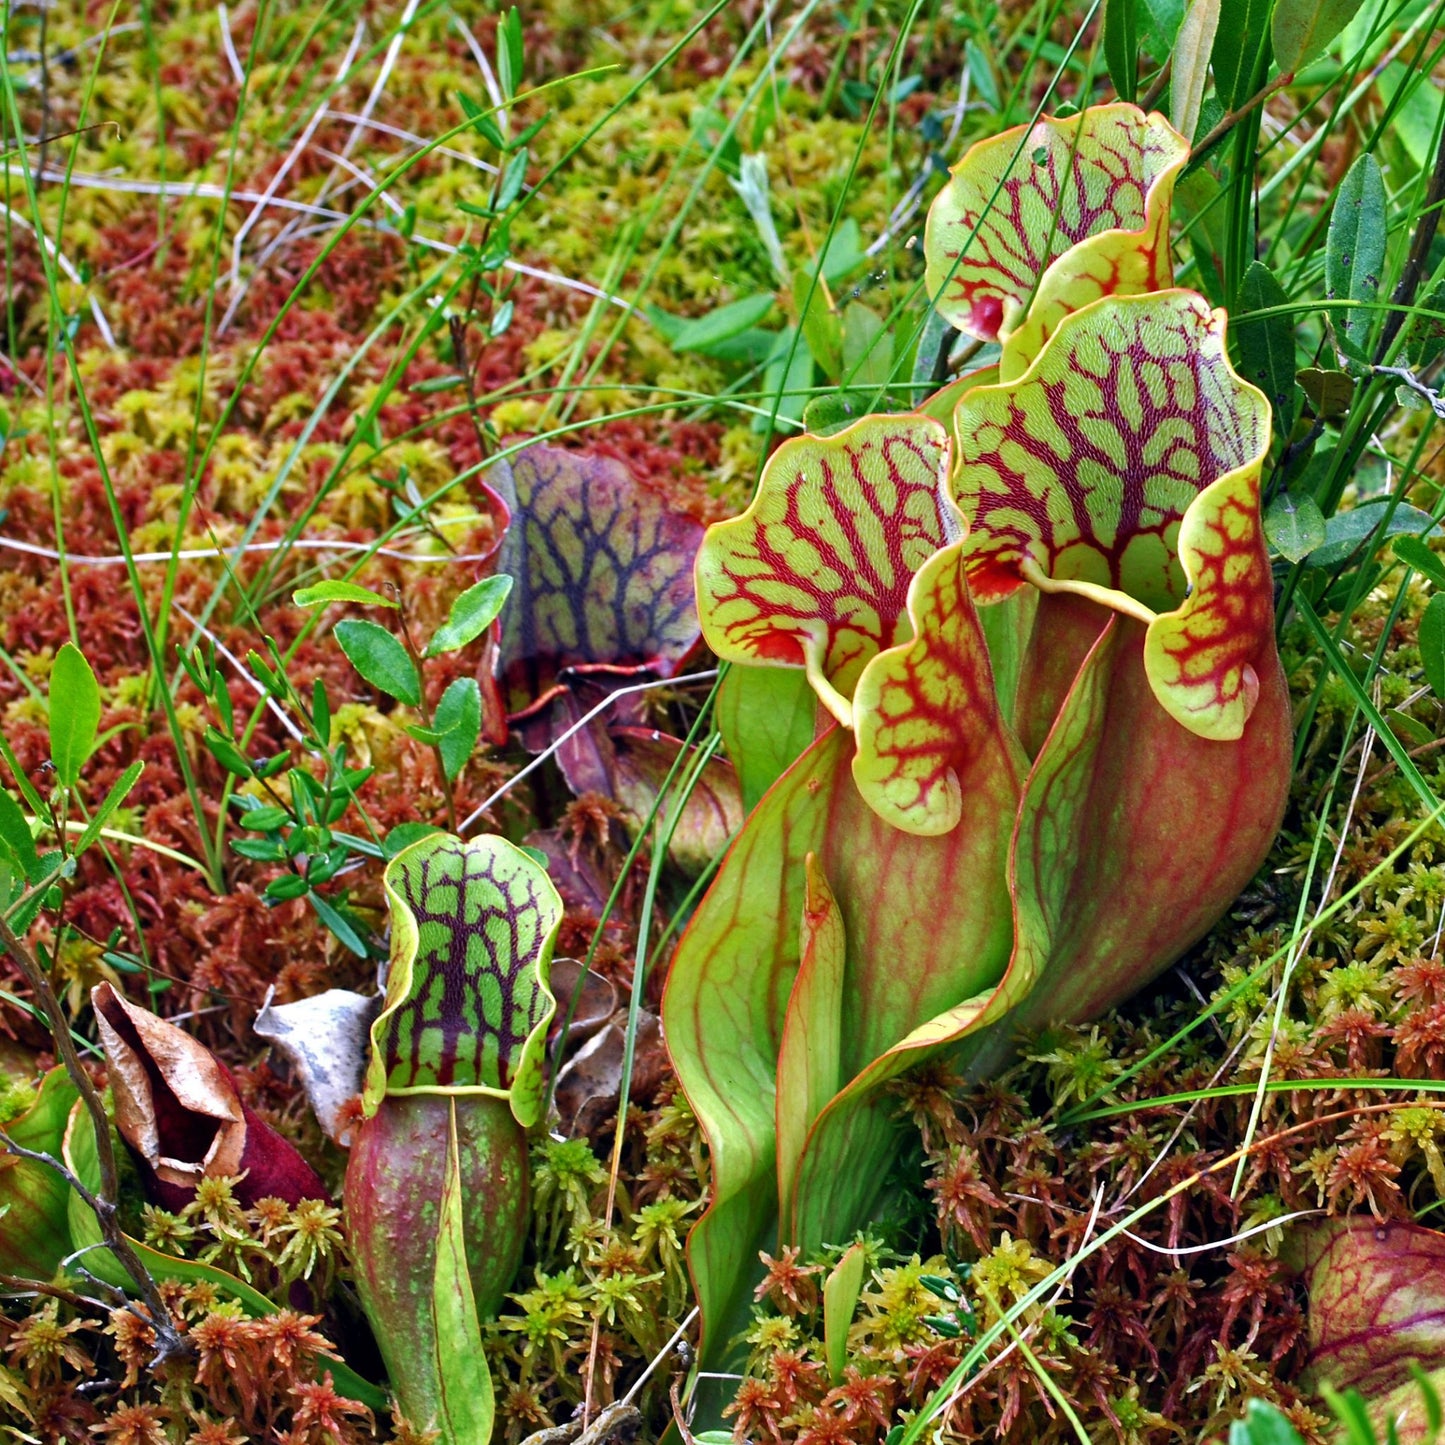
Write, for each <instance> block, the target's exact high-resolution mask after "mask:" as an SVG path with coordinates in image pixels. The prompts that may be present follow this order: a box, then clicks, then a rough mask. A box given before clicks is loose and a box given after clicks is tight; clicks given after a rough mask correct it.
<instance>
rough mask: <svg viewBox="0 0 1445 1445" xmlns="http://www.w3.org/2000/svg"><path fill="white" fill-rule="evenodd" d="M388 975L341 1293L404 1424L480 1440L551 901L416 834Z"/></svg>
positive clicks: (554, 909) (395, 892)
mask: <svg viewBox="0 0 1445 1445" xmlns="http://www.w3.org/2000/svg"><path fill="white" fill-rule="evenodd" d="M385 881H386V894H387V900H388V903H389V905H390V909H391V930H392V932H391V968H390V971H389V973H388V975H387V984H386V1000H385V1005H384V1007H383V1009H382V1012H381V1014H380V1015H379V1016H378V1018H377V1020H376V1022H375V1023H374V1024H373V1025H372V1029H371V1044H372V1047H371V1057H370V1063H369V1066H368V1069H367V1075H366V1087H365V1090H364V1093H363V1096H362V1104H363V1110H364V1112H365V1114H366V1118H365V1121H364V1122H363V1123H362V1124H361V1126H360V1127H359V1128H358V1130H357V1132H356V1139H355V1142H354V1144H353V1145H352V1149H351V1158H350V1160H349V1161H348V1164H347V1170H346V1224H347V1230H348V1233H349V1235H350V1238H351V1243H352V1248H353V1257H354V1259H355V1261H356V1287H357V1291H358V1293H359V1294H360V1295H361V1301H362V1304H363V1306H364V1307H365V1309H366V1313H367V1317H368V1318H369V1319H370V1320H371V1323H372V1327H373V1329H374V1330H375V1331H376V1337H377V1342H378V1344H379V1345H380V1346H381V1353H382V1357H383V1359H385V1361H386V1367H387V1373H388V1375H389V1376H390V1378H391V1383H392V1388H393V1389H394V1390H395V1392H396V1396H397V1400H398V1403H399V1404H400V1406H401V1409H402V1411H403V1413H404V1414H405V1415H406V1417H407V1419H408V1420H411V1421H412V1422H413V1423H415V1424H417V1425H418V1426H420V1427H422V1428H425V1429H434V1430H439V1431H440V1433H441V1438H442V1439H443V1440H444V1441H447V1442H453V1441H455V1442H457V1445H463V1442H471V1441H484V1440H486V1439H488V1438H489V1437H490V1434H491V1429H492V1410H493V1405H492V1387H491V1381H490V1378H489V1376H488V1373H487V1366H486V1361H485V1358H484V1356H483V1353H482V1345H481V1337H480V1333H479V1328H478V1325H479V1321H481V1320H484V1319H487V1318H489V1317H491V1316H492V1315H494V1314H495V1313H496V1311H497V1308H498V1306H499V1305H500V1304H501V1303H502V1299H503V1296H504V1294H505V1292H506V1290H507V1289H508V1288H509V1287H510V1286H511V1283H512V1276H513V1274H514V1273H515V1272H516V1268H517V1265H518V1263H519V1261H520V1258H521V1252H522V1246H523V1244H524V1242H525V1240H526V1236H527V1220H528V1206H529V1199H528V1192H527V1185H528V1176H527V1129H528V1128H529V1127H530V1126H531V1125H533V1124H535V1123H536V1122H537V1120H538V1118H539V1117H540V1115H541V1112H542V1105H543V1098H544V1087H543V1086H544V1078H543V1068H544V1062H545V1059H544V1054H545V1047H546V1037H547V1025H548V1023H549V1022H550V1020H551V1018H552V1014H553V1011H554V1008H555V1002H554V1000H553V997H552V993H551V990H550V988H549V987H548V970H549V967H550V964H551V960H552V945H553V942H554V941H555V939H556V935H557V929H558V928H559V926H560V925H561V922H562V900H561V899H560V898H559V897H558V896H557V891H556V889H555V888H553V886H552V884H551V882H550V881H549V880H548V878H547V875H546V873H545V872H544V871H543V869H542V868H541V867H540V866H539V865H538V864H537V863H536V862H534V861H533V860H532V858H530V857H529V856H528V855H527V854H526V853H524V852H522V850H521V849H520V848H516V847H514V846H513V845H512V844H510V843H508V842H506V841H505V840H504V839H501V838H496V837H481V838H476V839H473V840H472V841H470V842H463V841H462V840H461V839H459V838H454V837H449V836H447V835H445V834H432V835H431V836H429V837H426V838H423V839H421V840H420V841H419V842H417V843H414V844H413V845H412V846H411V847H409V848H407V849H405V850H404V851H403V852H401V853H399V854H398V855H397V856H396V857H395V858H394V859H393V860H392V861H391V863H390V864H389V865H388V866H387V870H386V880H385Z"/></svg>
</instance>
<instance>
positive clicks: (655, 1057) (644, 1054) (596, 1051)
mask: <svg viewBox="0 0 1445 1445" xmlns="http://www.w3.org/2000/svg"><path fill="white" fill-rule="evenodd" d="M626 1045H627V1027H626V1016H625V1015H622V1014H619V1015H617V1016H616V1017H614V1018H613V1019H612V1020H611V1021H610V1022H609V1023H608V1024H607V1026H606V1027H605V1028H604V1029H603V1030H602V1031H601V1033H598V1034H595V1035H594V1036H593V1037H592V1038H591V1039H589V1040H588V1041H587V1042H586V1043H585V1044H584V1045H583V1046H582V1047H581V1048H580V1049H578V1050H577V1052H576V1053H575V1054H574V1055H573V1056H572V1058H570V1059H569V1060H568V1061H567V1063H566V1064H564V1065H563V1067H562V1072H561V1073H560V1074H558V1076H557V1089H556V1093H555V1095H554V1098H555V1100H556V1105H557V1113H558V1114H559V1115H560V1117H561V1122H562V1129H563V1132H564V1133H567V1134H570V1135H573V1136H577V1135H587V1134H591V1133H594V1132H595V1131H596V1130H598V1129H600V1128H601V1127H602V1125H603V1124H605V1123H606V1122H607V1120H608V1119H609V1118H610V1117H611V1116H612V1114H613V1112H614V1111H615V1109H616V1108H617V1093H618V1090H619V1089H620V1088H621V1086H622V1061H623V1056H624V1052H625V1049H626ZM666 1072H667V1052H666V1050H665V1048H664V1047H663V1042H662V1025H661V1023H660V1022H659V1021H658V1019H657V1016H656V1014H651V1013H646V1012H644V1013H642V1014H641V1015H640V1017H639V1019H638V1024H637V1043H636V1047H635V1049H634V1051H633V1058H632V1087H631V1089H630V1090H629V1093H630V1095H631V1097H632V1098H633V1099H650V1098H651V1097H652V1095H653V1092H654V1091H655V1090H656V1088H657V1086H658V1084H660V1083H661V1082H662V1079H663V1076H664V1075H665V1074H666Z"/></svg>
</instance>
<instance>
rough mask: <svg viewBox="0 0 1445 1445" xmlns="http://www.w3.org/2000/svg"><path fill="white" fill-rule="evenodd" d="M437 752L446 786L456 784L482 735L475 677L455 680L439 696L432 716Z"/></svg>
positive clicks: (478, 689) (479, 703) (480, 694)
mask: <svg viewBox="0 0 1445 1445" xmlns="http://www.w3.org/2000/svg"><path fill="white" fill-rule="evenodd" d="M435 721H436V726H437V732H439V733H440V734H441V737H440V738H439V739H438V740H437V749H438V751H439V752H440V753H441V755H442V771H443V772H444V773H445V774H446V779H447V782H449V783H452V782H455V781H456V779H457V778H458V776H459V775H460V774H461V771H462V769H463V768H464V767H466V765H467V759H468V758H470V757H471V755H472V753H473V751H474V750H475V749H476V746H477V738H478V737H479V736H480V735H481V731H482V690H481V688H480V687H478V686H477V680H476V678H474V677H459V678H457V679H456V680H455V681H454V682H453V683H452V684H451V685H450V686H449V687H448V688H447V690H446V691H445V692H444V693H443V694H442V700H441V701H440V702H439V703H438V704H437V710H436V714H435Z"/></svg>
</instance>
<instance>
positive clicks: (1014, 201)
mask: <svg viewBox="0 0 1445 1445" xmlns="http://www.w3.org/2000/svg"><path fill="white" fill-rule="evenodd" d="M1188 155H1189V146H1188V144H1187V142H1186V141H1185V139H1184V137H1183V136H1181V135H1180V134H1179V133H1178V132H1177V131H1175V130H1174V129H1173V127H1172V126H1170V125H1169V124H1168V122H1167V121H1165V120H1164V118H1163V117H1162V116H1160V115H1157V114H1150V115H1145V114H1144V112H1143V111H1141V110H1139V109H1138V107H1136V106H1133V105H1125V104H1118V105H1100V106H1090V107H1089V108H1088V109H1086V110H1083V111H1081V112H1080V113H1079V114H1078V115H1076V116H1071V117H1069V118H1068V119H1065V120H1057V119H1052V118H1045V119H1042V120H1040V121H1038V122H1037V123H1036V124H1034V125H1033V126H1032V127H1030V126H1018V127H1016V128H1015V129H1013V130H1010V131H1005V132H1004V133H1003V134H1002V135H998V136H994V137H993V138H991V139H989V140H985V141H980V142H979V143H978V144H977V145H975V146H973V147H972V148H971V149H970V150H969V151H968V152H967V153H966V154H965V155H964V157H963V159H962V160H960V161H959V163H958V164H957V165H956V166H955V167H954V168H953V171H952V173H951V176H950V179H949V182H948V184H947V185H946V186H945V187H944V188H943V190H942V191H940V192H939V194H938V196H937V197H936V198H935V200H934V202H933V205H932V207H931V208H930V209H929V213H928V223H927V227H926V229H925V233H924V243H923V246H924V256H925V263H926V268H927V269H926V272H925V284H926V285H927V287H928V292H929V295H930V296H932V297H933V304H934V306H935V307H936V308H937V310H938V311H939V312H940V314H941V315H943V316H944V317H945V319H947V320H948V321H949V322H950V323H951V324H952V325H954V326H956V327H958V328H959V330H961V331H966V332H968V333H969V334H970V335H971V336H976V337H979V338H980V339H982V340H985V341H995V340H998V341H1003V342H1004V355H1003V358H1002V361H1001V368H1002V375H1003V377H1004V379H1009V378H1011V377H1013V376H1017V375H1018V374H1019V373H1020V372H1022V371H1023V370H1024V369H1025V368H1026V367H1027V365H1028V363H1029V362H1030V361H1031V360H1032V358H1033V357H1034V356H1035V355H1036V354H1037V352H1038V350H1039V348H1040V347H1041V346H1042V345H1043V343H1044V342H1045V341H1046V340H1047V338H1048V336H1049V335H1050V334H1051V333H1052V332H1053V330H1054V329H1055V328H1056V327H1057V325H1058V323H1059V321H1060V320H1061V319H1062V318H1063V316H1065V315H1067V314H1068V312H1070V311H1076V310H1079V309H1080V308H1081V307H1083V306H1086V305H1088V304H1089V303H1090V302H1092V301H1095V300H1097V299H1098V298H1099V297H1100V296H1103V295H1111V294H1118V295H1122V294H1131V293H1135V292H1144V291H1154V290H1159V289H1160V288H1162V287H1165V286H1168V285H1170V283H1171V278H1172V275H1173V271H1172V267H1171V263H1170V257H1169V244H1168V215H1169V203H1170V200H1171V198H1172V195H1173V188H1174V178H1175V176H1176V175H1177V174H1178V172H1179V170H1180V168H1181V167H1182V166H1183V164H1184V162H1185V160H1186V159H1187V158H1188Z"/></svg>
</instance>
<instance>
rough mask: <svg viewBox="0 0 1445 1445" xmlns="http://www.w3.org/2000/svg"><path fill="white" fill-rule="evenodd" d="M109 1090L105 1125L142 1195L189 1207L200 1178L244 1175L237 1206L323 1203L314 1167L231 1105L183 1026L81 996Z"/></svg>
mask: <svg viewBox="0 0 1445 1445" xmlns="http://www.w3.org/2000/svg"><path fill="white" fill-rule="evenodd" d="M90 997H91V1003H92V1004H93V1005H94V1007H95V1017H96V1021H97V1023H98V1025H99V1028H100V1041H101V1043H102V1044H103V1045H104V1046H105V1055H106V1059H107V1062H108V1063H109V1066H110V1080H111V1087H112V1088H113V1090H114V1091H115V1122H116V1128H117V1129H119V1130H120V1134H121V1137H122V1138H123V1139H124V1140H125V1142H126V1144H127V1145H128V1146H129V1147H130V1150H131V1152H132V1154H134V1155H135V1157H136V1159H137V1162H138V1163H139V1165H140V1170H141V1175H142V1178H143V1181H144V1183H145V1188H146V1193H147V1195H148V1196H149V1197H150V1198H151V1199H152V1200H154V1201H155V1202H156V1203H158V1204H160V1205H162V1206H163V1207H165V1208H167V1209H179V1208H182V1207H184V1206H185V1205H186V1204H187V1203H189V1202H190V1199H191V1197H192V1195H193V1194H194V1193H195V1188H196V1185H197V1184H198V1183H199V1182H200V1181H201V1179H203V1178H214V1177H216V1176H218V1175H230V1176H238V1175H244V1178H243V1179H242V1180H241V1183H240V1184H239V1185H238V1186H237V1189H236V1198H237V1199H238V1200H240V1202H241V1203H242V1204H244V1205H247V1206H249V1205H251V1204H254V1203H255V1201H256V1200H258V1199H263V1198H266V1197H267V1196H275V1197H278V1198H281V1199H284V1200H286V1202H287V1203H288V1204H296V1203H298V1202H299V1201H300V1200H302V1199H326V1198H328V1195H327V1191H326V1186H325V1185H324V1184H323V1183H322V1182H321V1179H320V1177H319V1176H318V1175H317V1173H316V1171H315V1170H314V1169H312V1168H311V1166H310V1165H309V1164H307V1162H306V1161H305V1160H304V1159H303V1158H302V1157H301V1155H300V1154H298V1153H297V1152H296V1150H295V1149H294V1148H293V1147H292V1146H291V1145H290V1144H288V1143H287V1142H286V1140H285V1139H283V1138H282V1137H281V1136H280V1134H278V1133H277V1132H276V1131H275V1130H274V1129H273V1128H271V1126H270V1125H269V1124H267V1123H265V1122H264V1121H263V1120H262V1119H261V1118H260V1116H259V1115H258V1114H256V1112H255V1111H254V1110H253V1109H252V1108H251V1107H250V1106H249V1105H248V1104H246V1103H244V1102H243V1101H242V1099H241V1096H240V1094H238V1093H237V1091H236V1085H235V1082H234V1081H233V1079H232V1077H231V1073H230V1070H229V1069H227V1068H226V1066H225V1065H224V1064H222V1063H221V1062H220V1060H218V1059H217V1058H216V1057H215V1055H214V1054H212V1053H211V1051H210V1050H209V1049H208V1048H206V1047H205V1045H204V1044H201V1043H198V1042H197V1041H196V1040H195V1039H193V1038H192V1037H191V1036H190V1035H189V1034H188V1033H186V1032H185V1031H184V1030H183V1029H179V1028H177V1027H176V1025H175V1024H172V1023H168V1022H167V1021H166V1020H165V1019H162V1018H158V1017H157V1016H156V1015H155V1014H153V1013H149V1012H148V1011H147V1010H145V1009H142V1008H137V1007H136V1006H135V1005H134V1004H131V1003H128V1002H127V1001H126V1000H125V999H123V998H122V997H121V996H120V995H119V994H118V993H117V992H116V991H115V989H113V988H112V987H111V986H110V984H108V983H102V984H97V985H96V987H95V988H94V989H92V990H91V995H90Z"/></svg>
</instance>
